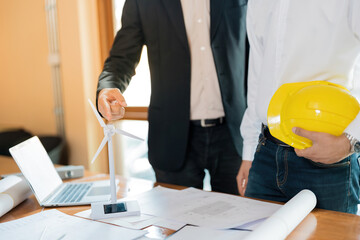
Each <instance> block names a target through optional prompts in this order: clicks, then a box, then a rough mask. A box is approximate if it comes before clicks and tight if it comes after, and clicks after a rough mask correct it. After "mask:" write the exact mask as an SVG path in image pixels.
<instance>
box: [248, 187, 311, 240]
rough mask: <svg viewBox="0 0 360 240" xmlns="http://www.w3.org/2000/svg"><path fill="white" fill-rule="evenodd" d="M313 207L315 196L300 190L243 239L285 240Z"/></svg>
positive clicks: (307, 191) (308, 191)
mask: <svg viewBox="0 0 360 240" xmlns="http://www.w3.org/2000/svg"><path fill="white" fill-rule="evenodd" d="M315 205H316V196H315V194H314V193H313V192H311V191H310V190H306V189H305V190H302V191H300V192H299V193H298V194H296V195H295V196H294V197H293V198H292V199H290V200H289V201H288V202H287V203H286V204H285V205H284V206H282V207H281V208H280V209H279V210H277V211H276V212H275V213H274V214H273V215H271V216H270V217H269V218H268V219H266V220H265V221H264V222H263V223H262V224H261V225H260V226H259V227H257V228H256V229H255V230H254V231H253V232H252V233H251V234H249V235H248V236H247V237H246V238H245V239H246V240H258V239H267V240H279V239H285V238H286V236H287V235H289V234H290V233H291V232H292V231H293V230H294V228H295V227H296V226H297V225H298V224H299V223H300V222H301V221H302V220H303V219H304V218H305V217H306V216H307V215H308V214H309V213H310V212H311V210H313V209H314V207H315Z"/></svg>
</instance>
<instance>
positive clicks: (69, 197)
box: [52, 183, 93, 203]
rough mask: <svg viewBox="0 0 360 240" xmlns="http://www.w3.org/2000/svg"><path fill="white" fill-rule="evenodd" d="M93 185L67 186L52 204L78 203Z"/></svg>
mask: <svg viewBox="0 0 360 240" xmlns="http://www.w3.org/2000/svg"><path fill="white" fill-rule="evenodd" d="M92 184H93V183H82V184H71V183H70V184H67V185H66V186H65V188H64V189H63V190H62V191H61V192H60V193H59V194H58V195H57V196H56V198H55V199H54V200H52V202H54V203H76V202H79V201H80V200H81V199H82V198H83V196H84V195H85V193H86V192H87V191H88V190H89V188H90V187H91V185H92Z"/></svg>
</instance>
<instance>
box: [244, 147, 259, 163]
mask: <svg viewBox="0 0 360 240" xmlns="http://www.w3.org/2000/svg"><path fill="white" fill-rule="evenodd" d="M256 147H257V145H244V147H243V152H242V158H243V160H246V161H253V160H254V155H255V151H256Z"/></svg>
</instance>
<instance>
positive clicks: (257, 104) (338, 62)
mask: <svg viewBox="0 0 360 240" xmlns="http://www.w3.org/2000/svg"><path fill="white" fill-rule="evenodd" d="M247 31H248V37H249V41H250V60H249V61H250V62H249V76H248V87H249V89H248V108H247V110H246V112H245V116H244V119H243V122H242V125H241V134H242V136H243V138H244V148H243V159H244V160H253V157H254V153H255V150H256V146H257V143H258V136H259V134H260V130H261V124H262V123H263V124H265V125H267V109H268V105H269V102H270V99H271V97H272V96H273V94H274V93H275V91H276V90H277V89H278V88H279V87H280V86H281V85H282V84H284V83H293V82H304V81H314V80H325V81H330V82H333V83H337V84H340V85H343V86H345V87H346V88H348V89H349V90H350V91H355V90H356V89H358V87H359V86H360V67H359V66H360V64H359V62H360V61H359V59H360V57H359V56H360V0H249V2H248V12H247ZM345 132H347V133H349V134H351V135H352V136H354V137H355V138H357V139H359V140H360V114H359V115H358V116H357V117H356V119H355V120H354V121H353V122H352V123H351V124H350V125H349V126H348V127H347V129H346V130H345Z"/></svg>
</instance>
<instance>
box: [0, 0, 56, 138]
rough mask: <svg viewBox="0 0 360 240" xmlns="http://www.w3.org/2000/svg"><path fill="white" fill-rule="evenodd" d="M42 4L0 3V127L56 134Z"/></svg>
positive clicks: (19, 0) (36, 1) (22, 0)
mask: <svg viewBox="0 0 360 240" xmlns="http://www.w3.org/2000/svg"><path fill="white" fill-rule="evenodd" d="M45 19H46V17H45V11H44V1H42V0H31V1H30V0H11V1H6V0H0V76H1V79H0V89H1V94H0V126H15V127H23V128H25V129H26V130H28V131H30V132H32V133H33V134H55V133H56V126H55V117H54V114H53V104H54V102H53V97H52V83H51V72H50V67H49V65H48V63H47V57H48V42H47V32H46V21H45Z"/></svg>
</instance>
